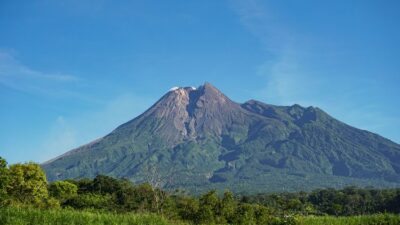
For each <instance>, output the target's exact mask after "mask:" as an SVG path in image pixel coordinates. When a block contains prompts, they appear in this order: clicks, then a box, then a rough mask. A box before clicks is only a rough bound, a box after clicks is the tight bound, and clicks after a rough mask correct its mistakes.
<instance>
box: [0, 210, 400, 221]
mask: <svg viewBox="0 0 400 225" xmlns="http://www.w3.org/2000/svg"><path fill="white" fill-rule="evenodd" d="M295 218H296V219H295V220H294V221H291V222H289V221H287V223H285V222H283V221H282V223H278V224H280V225H286V224H288V225H400V215H393V214H377V215H366V216H349V217H333V216H307V217H295ZM270 222H272V221H270ZM94 224H96V225H128V224H129V225H188V224H187V223H184V222H180V221H168V220H167V219H165V218H163V217H161V216H158V215H154V214H133V213H129V214H114V213H110V212H89V211H76V210H69V209H62V210H43V209H34V208H16V207H4V208H0V225H94ZM272 224H276V223H273V222H272Z"/></svg>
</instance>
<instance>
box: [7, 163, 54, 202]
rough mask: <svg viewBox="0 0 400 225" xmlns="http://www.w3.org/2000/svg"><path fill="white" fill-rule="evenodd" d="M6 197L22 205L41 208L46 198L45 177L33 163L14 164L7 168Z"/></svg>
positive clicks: (40, 169)
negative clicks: (32, 205)
mask: <svg viewBox="0 0 400 225" xmlns="http://www.w3.org/2000/svg"><path fill="white" fill-rule="evenodd" d="M9 179H10V181H9V184H8V186H7V193H8V195H9V196H10V197H11V198H13V199H14V200H17V201H18V202H20V203H23V204H34V205H37V206H43V205H44V204H45V202H46V199H47V198H48V190H47V180H46V175H45V173H44V172H43V170H42V168H41V167H40V166H39V165H38V164H35V163H26V164H14V165H11V166H10V168H9Z"/></svg>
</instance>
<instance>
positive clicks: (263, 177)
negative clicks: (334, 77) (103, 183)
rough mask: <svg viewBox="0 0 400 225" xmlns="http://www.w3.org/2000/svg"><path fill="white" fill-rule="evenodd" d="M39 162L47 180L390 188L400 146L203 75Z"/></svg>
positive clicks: (399, 164)
mask: <svg viewBox="0 0 400 225" xmlns="http://www.w3.org/2000/svg"><path fill="white" fill-rule="evenodd" d="M42 166H43V168H44V169H45V171H46V172H47V175H48V179H49V180H57V179H66V178H84V177H94V176H96V175H98V174H105V175H110V176H115V177H124V178H128V179H131V180H132V181H134V182H144V181H146V180H147V179H148V178H149V177H151V176H155V175H157V176H159V177H169V178H170V179H168V180H169V182H168V183H165V186H166V187H169V188H184V189H189V190H192V191H196V190H199V191H202V190H205V189H210V188H217V189H223V188H229V189H232V190H234V191H245V192H264V191H282V190H284V191H286V190H289V191H290V190H293V191H298V190H309V189H313V188H318V187H343V186H347V185H359V186H377V187H393V186H398V185H399V184H400V146H399V145H398V144H396V143H394V142H392V141H390V140H388V139H385V138H383V137H381V136H379V135H376V134H373V133H370V132H368V131H363V130H359V129H356V128H353V127H351V126H349V125H346V124H344V123H342V122H340V121H338V120H336V119H334V118H332V117H331V116H329V115H328V114H326V113H325V112H323V111H322V110H321V109H319V108H314V107H307V108H304V107H301V106H299V105H293V106H274V105H268V104H265V103H262V102H258V101H255V100H250V101H248V102H246V103H244V104H238V103H235V102H233V101H232V100H230V99H229V98H228V97H226V96H225V95H224V94H223V93H221V92H220V91H219V90H218V89H216V88H215V87H214V86H212V85H211V84H209V83H206V84H204V85H203V86H200V87H199V88H192V87H184V88H175V89H172V90H171V91H169V92H168V93H166V94H165V95H164V96H163V97H162V98H161V99H160V100H159V101H157V102H156V103H155V104H154V105H153V106H152V107H150V108H149V109H148V110H147V111H146V112H144V113H143V114H142V115H140V116H138V117H136V118H135V119H133V120H131V121H129V122H127V123H125V124H123V125H121V126H119V127H118V128H117V129H115V130H114V131H112V132H111V133H110V134H108V135H107V136H105V137H103V138H101V139H98V140H96V141H94V142H91V143H90V144H87V145H84V146H81V147H79V148H77V149H74V150H72V151H70V152H67V153H66V154H64V155H62V156H60V157H57V158H56V159H53V160H51V161H49V162H46V163H44V164H43V165H42ZM154 171H157V172H156V173H157V174H154V173H155V172H154Z"/></svg>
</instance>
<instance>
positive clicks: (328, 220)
mask: <svg viewBox="0 0 400 225" xmlns="http://www.w3.org/2000/svg"><path fill="white" fill-rule="evenodd" d="M297 221H298V224H299V225H400V215H393V214H376V215H364V216H348V217H333V216H318V217H312V216H308V217H300V218H298V219H297Z"/></svg>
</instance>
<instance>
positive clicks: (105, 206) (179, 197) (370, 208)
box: [0, 157, 400, 224]
mask: <svg viewBox="0 0 400 225" xmlns="http://www.w3.org/2000/svg"><path fill="white" fill-rule="evenodd" d="M0 205H1V206H3V207H4V206H6V207H5V208H7V207H17V208H21V207H28V208H29V207H34V208H43V209H66V210H90V211H98V212H105V213H131V212H135V213H153V214H159V215H162V216H163V217H164V218H167V219H169V220H174V221H186V222H188V223H192V224H296V220H295V218H296V216H311V215H313V216H324V215H332V216H354V215H367V214H377V213H393V214H398V213H400V189H386V190H380V189H374V188H363V189H361V188H357V187H347V188H344V189H342V190H335V189H321V190H315V191H312V192H309V193H306V192H299V193H275V194H257V195H245V194H234V193H232V192H230V191H228V190H226V191H225V192H224V193H223V194H219V193H217V192H216V191H215V190H213V191H209V192H206V193H202V194H200V195H197V196H193V195H188V194H186V193H185V192H183V191H181V190H174V191H171V190H169V191H164V190H162V189H161V188H156V187H154V186H152V185H150V184H149V183H143V184H133V183H132V182H130V181H128V180H125V179H115V178H112V177H108V176H103V175H98V176H97V177H95V178H94V179H81V180H64V181H55V182H52V183H48V182H47V180H46V175H45V173H44V172H43V170H42V169H41V167H40V165H38V164H35V163H24V164H14V165H10V166H8V165H7V163H6V161H5V160H4V159H2V158H1V157H0Z"/></svg>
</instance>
